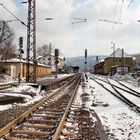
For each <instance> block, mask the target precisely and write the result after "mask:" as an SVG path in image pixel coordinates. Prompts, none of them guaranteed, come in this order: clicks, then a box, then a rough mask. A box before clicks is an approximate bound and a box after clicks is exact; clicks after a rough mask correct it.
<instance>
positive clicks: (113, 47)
mask: <svg viewBox="0 0 140 140" xmlns="http://www.w3.org/2000/svg"><path fill="white" fill-rule="evenodd" d="M111 44H113V47H112V48H113V53H112V55H113V60H114V65H115V43H114V42H111Z"/></svg>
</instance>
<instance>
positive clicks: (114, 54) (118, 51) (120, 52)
mask: <svg viewBox="0 0 140 140" xmlns="http://www.w3.org/2000/svg"><path fill="white" fill-rule="evenodd" d="M122 53H123V57H131V56H129V55H128V54H127V53H126V52H125V51H123V52H122V49H120V48H118V49H116V50H115V51H114V52H113V53H112V54H111V55H110V56H111V57H114V56H115V57H122Z"/></svg>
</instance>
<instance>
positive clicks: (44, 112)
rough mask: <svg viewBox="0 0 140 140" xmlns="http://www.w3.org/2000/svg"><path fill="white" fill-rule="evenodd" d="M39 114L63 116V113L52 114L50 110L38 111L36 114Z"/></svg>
mask: <svg viewBox="0 0 140 140" xmlns="http://www.w3.org/2000/svg"><path fill="white" fill-rule="evenodd" d="M36 113H37V114H39V115H40V114H45V115H50V114H51V115H62V114H63V112H51V111H48V110H46V111H43V112H41V111H39V110H38V111H37V112H36Z"/></svg>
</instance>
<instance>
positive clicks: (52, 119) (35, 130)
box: [0, 74, 81, 140]
mask: <svg viewBox="0 0 140 140" xmlns="http://www.w3.org/2000/svg"><path fill="white" fill-rule="evenodd" d="M80 77H81V75H80V74H78V75H77V76H76V75H75V77H74V78H73V79H71V80H70V81H69V82H67V83H66V84H64V85H63V86H62V87H61V88H59V89H57V90H56V91H54V92H53V93H52V94H51V95H49V96H47V97H46V98H44V99H43V100H42V101H41V102H38V103H37V104H36V105H34V106H33V107H32V108H30V109H29V110H27V111H26V112H25V113H23V114H22V115H20V116H19V117H18V118H17V119H15V120H13V121H12V122H11V123H9V124H7V125H6V126H5V127H3V128H2V129H0V137H2V138H4V139H7V140H16V139H18V140H21V139H22V140H24V139H26V140H27V139H32V140H35V139H55V140H56V139H58V138H59V135H60V133H61V130H62V128H63V125H64V121H65V119H66V117H67V114H68V112H69V108H70V106H71V104H72V102H73V99H74V97H75V94H76V91H77V89H78V86H79V84H80V79H81V78H80Z"/></svg>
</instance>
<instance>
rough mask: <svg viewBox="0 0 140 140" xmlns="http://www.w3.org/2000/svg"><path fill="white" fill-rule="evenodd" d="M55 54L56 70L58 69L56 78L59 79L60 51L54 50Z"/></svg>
mask: <svg viewBox="0 0 140 140" xmlns="http://www.w3.org/2000/svg"><path fill="white" fill-rule="evenodd" d="M54 54H55V68H56V72H55V78H58V63H59V61H58V56H59V50H58V49H55V50H54Z"/></svg>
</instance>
